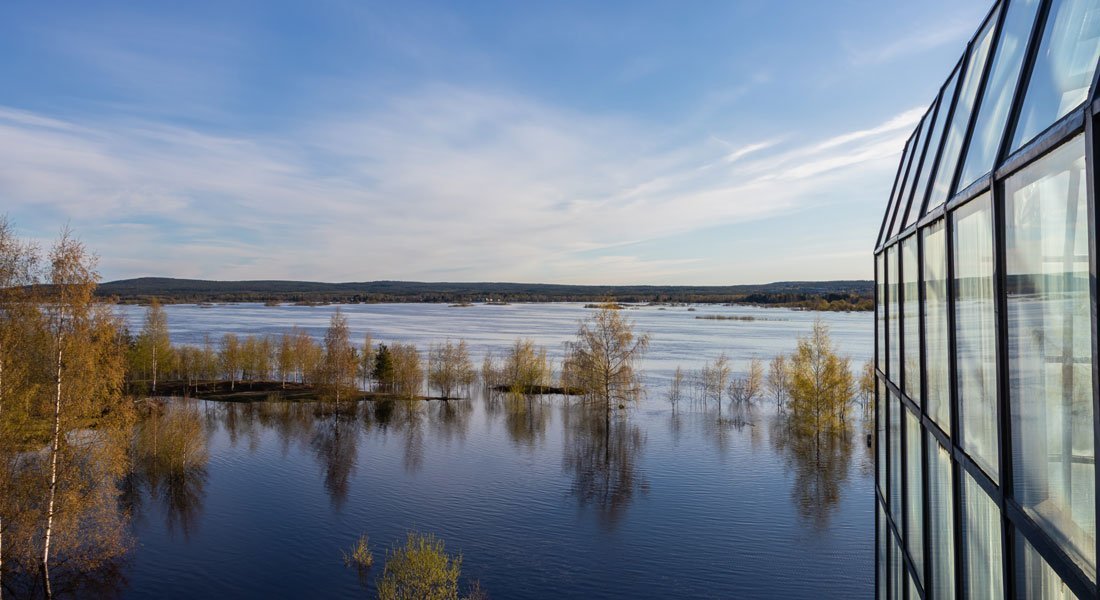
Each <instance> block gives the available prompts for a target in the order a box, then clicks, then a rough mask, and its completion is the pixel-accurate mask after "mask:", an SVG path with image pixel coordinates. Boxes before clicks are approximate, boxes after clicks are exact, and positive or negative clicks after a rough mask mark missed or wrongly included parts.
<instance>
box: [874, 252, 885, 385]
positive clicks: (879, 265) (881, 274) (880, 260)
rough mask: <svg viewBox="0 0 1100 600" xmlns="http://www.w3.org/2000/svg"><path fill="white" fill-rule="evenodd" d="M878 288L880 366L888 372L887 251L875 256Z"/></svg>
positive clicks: (876, 318) (876, 312)
mask: <svg viewBox="0 0 1100 600" xmlns="http://www.w3.org/2000/svg"><path fill="white" fill-rule="evenodd" d="M875 265H876V268H875V273H876V279H875V281H876V284H877V286H878V289H877V290H876V291H877V293H876V298H875V323H876V327H877V335H878V361H877V362H878V365H877V366H878V368H879V370H881V371H882V372H883V373H885V372H886V253H885V252H882V253H880V254H879V255H878V256H877V257H876V258H875Z"/></svg>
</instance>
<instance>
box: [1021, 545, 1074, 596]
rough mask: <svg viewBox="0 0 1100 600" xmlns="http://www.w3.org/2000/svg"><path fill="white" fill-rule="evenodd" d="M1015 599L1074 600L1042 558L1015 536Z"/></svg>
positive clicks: (1030, 546)
mask: <svg viewBox="0 0 1100 600" xmlns="http://www.w3.org/2000/svg"><path fill="white" fill-rule="evenodd" d="M1016 588H1017V589H1016V597H1017V598H1020V599H1021V600H1075V599H1076V598H1077V595H1076V594H1074V593H1073V592H1071V591H1070V590H1069V588H1068V587H1066V584H1065V583H1063V582H1062V578H1061V577H1058V574H1057V573H1055V572H1054V569H1051V568H1050V565H1048V564H1047V562H1046V561H1045V560H1043V557H1042V556H1040V555H1039V553H1038V552H1037V551H1036V550H1035V548H1034V547H1032V545H1031V544H1029V543H1028V541H1027V538H1025V537H1024V536H1023V535H1020V534H1019V533H1017V534H1016Z"/></svg>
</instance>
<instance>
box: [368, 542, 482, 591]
mask: <svg viewBox="0 0 1100 600" xmlns="http://www.w3.org/2000/svg"><path fill="white" fill-rule="evenodd" d="M461 573H462V555H461V554H459V555H458V556H454V557H452V556H450V555H449V554H447V549H446V546H445V544H444V543H443V540H441V539H439V538H437V537H435V536H434V535H432V534H420V533H415V532H409V534H408V536H407V537H406V539H405V545H404V546H398V547H394V548H391V549H390V550H389V551H388V552H387V553H386V565H385V567H383V571H382V576H381V577H380V578H379V579H378V597H379V598H380V599H381V600H458V598H459V595H458V594H459V592H458V579H459V576H460V575H461Z"/></svg>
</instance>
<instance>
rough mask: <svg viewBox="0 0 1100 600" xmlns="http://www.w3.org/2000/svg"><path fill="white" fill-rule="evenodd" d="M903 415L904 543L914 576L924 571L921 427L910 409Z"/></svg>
mask: <svg viewBox="0 0 1100 600" xmlns="http://www.w3.org/2000/svg"><path fill="white" fill-rule="evenodd" d="M902 412H904V413H905V461H906V463H905V484H906V488H905V526H906V528H907V529H906V530H905V543H906V545H907V546H908V548H909V556H911V557H912V558H913V564H914V565H915V566H916V568H917V573H922V572H923V571H924V535H923V533H922V532H921V527H922V526H923V523H924V511H923V504H922V503H923V498H924V477H922V474H923V473H922V471H923V469H922V468H921V457H922V453H921V427H920V421H919V420H918V418H917V417H916V416H915V415H914V414H913V413H912V412H910V411H909V410H903V411H902Z"/></svg>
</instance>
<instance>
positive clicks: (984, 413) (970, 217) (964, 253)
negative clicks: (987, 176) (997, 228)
mask: <svg viewBox="0 0 1100 600" xmlns="http://www.w3.org/2000/svg"><path fill="white" fill-rule="evenodd" d="M954 219H955V261H954V262H955V353H956V356H955V359H956V361H957V362H956V364H957V369H958V390H959V426H960V428H961V429H962V431H961V436H962V446H963V448H964V449H965V450H966V451H967V453H968V454H970V456H971V457H972V458H973V459H974V461H975V462H977V463H978V464H979V465H981V467H982V469H984V470H985V472H986V473H987V474H989V476H990V477H992V478H993V480H994V481H996V480H997V478H998V477H999V475H998V472H997V470H998V467H997V454H998V451H999V448H1000V438H999V437H998V433H997V413H998V409H997V368H996V367H997V353H996V347H995V342H996V322H995V319H994V312H993V310H994V309H993V217H992V212H991V210H990V196H989V194H988V193H986V194H983V195H982V196H980V197H978V198H975V199H974V200H972V201H970V202H968V203H967V204H966V205H965V206H963V207H962V208H960V209H958V210H956V211H955V214H954Z"/></svg>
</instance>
